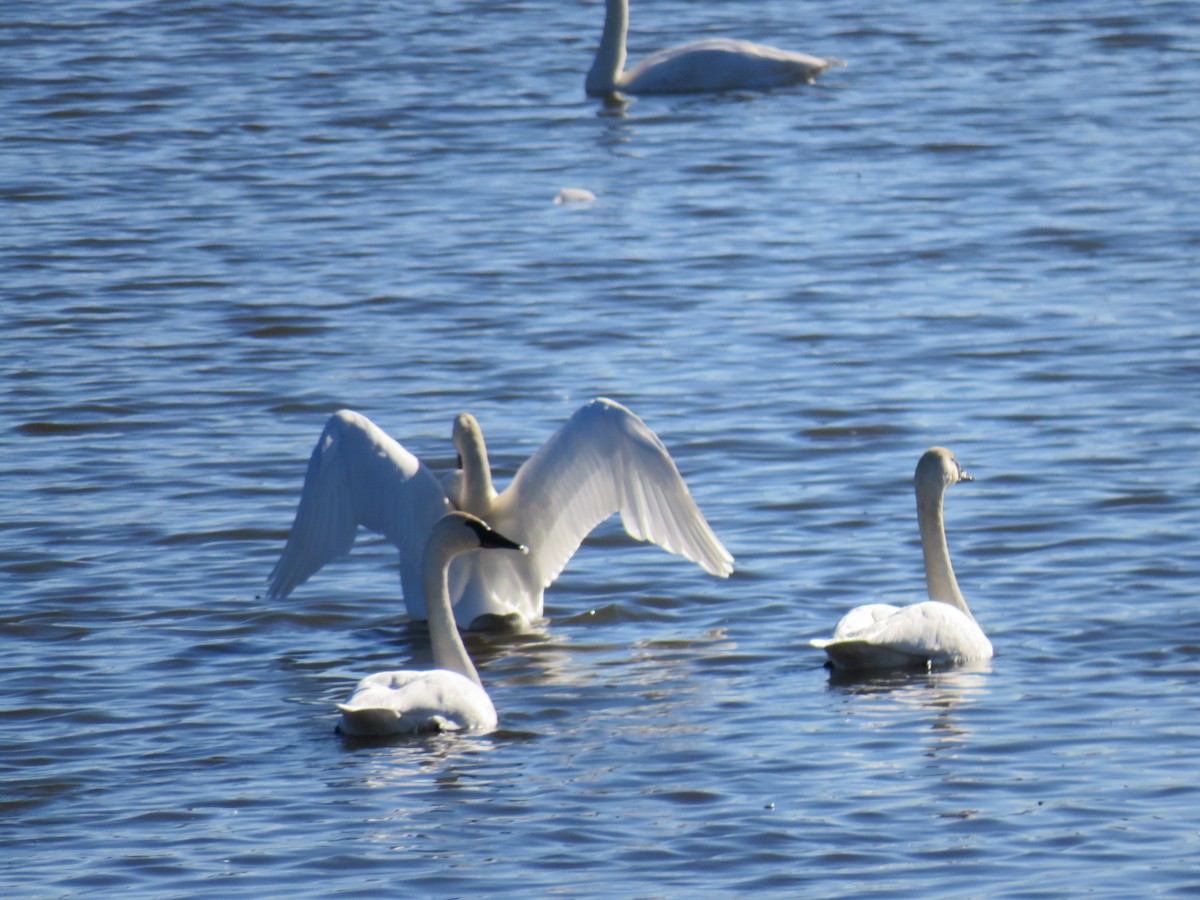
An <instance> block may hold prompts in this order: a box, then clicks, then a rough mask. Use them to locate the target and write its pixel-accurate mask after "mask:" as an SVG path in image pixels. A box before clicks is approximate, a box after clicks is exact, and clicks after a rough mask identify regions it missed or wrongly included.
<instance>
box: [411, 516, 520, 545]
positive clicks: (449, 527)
mask: <svg viewBox="0 0 1200 900" xmlns="http://www.w3.org/2000/svg"><path fill="white" fill-rule="evenodd" d="M435 543H436V545H437V546H439V547H441V548H445V549H449V550H450V551H451V552H452V553H453V554H455V555H457V554H458V553H466V552H468V551H470V550H480V549H483V550H519V551H520V552H522V553H528V552H529V550H528V549H527V548H526V547H525V546H524V545H523V544H519V543H517V542H516V541H514V540H512V539H510V538H506V537H505V536H504V535H502V534H501V533H500V532H498V531H496V530H494V529H493V528H492V527H491V526H490V525H488V524H487V522H485V521H483V520H482V519H480V518H477V517H476V516H473V515H471V514H470V513H465V512H452V513H447V514H446V515H444V516H442V518H441V519H439V520H438V522H437V524H436V525H434V526H433V531H432V532H430V535H429V544H430V545H433V544H435Z"/></svg>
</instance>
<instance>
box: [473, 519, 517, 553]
mask: <svg viewBox="0 0 1200 900" xmlns="http://www.w3.org/2000/svg"><path fill="white" fill-rule="evenodd" d="M467 524H468V525H470V526H471V527H472V528H474V529H475V533H476V534H477V535H479V546H480V547H484V548H486V549H488V550H520V551H521V552H522V553H528V552H529V551H528V550H527V549H526V547H525V545H524V544H518V543H517V542H516V541H513V540H509V539H508V538H506V537H505V536H504V535H502V534H501V533H500V532H498V531H493V530H492V529H491V528H488V526H487V525H485V524H483V522H479V521H474V522H468V523H467Z"/></svg>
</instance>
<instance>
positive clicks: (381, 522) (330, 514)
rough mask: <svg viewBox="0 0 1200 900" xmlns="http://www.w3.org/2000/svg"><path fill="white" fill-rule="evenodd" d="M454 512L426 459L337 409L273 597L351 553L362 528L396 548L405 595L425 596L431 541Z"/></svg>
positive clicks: (274, 578)
mask: <svg viewBox="0 0 1200 900" xmlns="http://www.w3.org/2000/svg"><path fill="white" fill-rule="evenodd" d="M448 511H449V506H448V504H447V501H446V496H445V494H444V492H443V491H442V487H441V485H440V484H439V483H438V480H437V478H436V477H434V475H433V473H432V472H430V471H429V469H428V468H427V467H426V466H425V465H424V464H423V463H421V461H420V460H418V459H417V458H416V457H415V456H413V455H412V454H411V453H409V452H408V451H407V450H405V449H404V448H403V447H402V446H400V444H398V443H397V442H396V441H394V440H393V439H392V438H390V437H388V435H387V434H385V433H384V432H383V431H382V430H381V429H380V428H379V427H378V426H376V425H375V424H374V423H373V422H371V420H370V419H368V418H366V417H365V416H362V415H359V414H358V413H355V412H351V411H349V410H341V411H339V412H337V413H334V415H333V416H331V417H330V419H329V421H328V422H327V423H326V425H325V430H324V431H323V432H322V433H321V438H320V440H318V441H317V446H316V448H315V449H314V450H313V453H312V457H311V459H310V460H309V463H308V472H307V474H306V475H305V477H304V490H303V491H302V492H301V494H300V505H299V507H298V508H297V510H296V519H295V522H293V524H292V530H291V533H290V534H289V535H288V540H287V545H286V546H285V547H284V548H283V554H282V555H281V556H280V558H279V562H277V563H276V564H275V568H274V570H273V571H272V572H271V576H270V579H269V582H268V596H269V597H271V598H272V599H282V598H284V597H287V595H288V594H289V593H291V592H292V590H294V589H295V588H296V587H297V586H299V585H300V584H303V583H304V581H305V580H307V579H308V577H309V576H311V575H312V574H313V573H314V572H316V571H317V570H318V569H320V568H321V567H322V566H323V565H325V563H327V562H329V561H331V560H333V559H336V558H337V557H339V556H343V555H345V554H346V553H348V552H349V551H350V548H351V547H352V546H354V538H355V536H356V534H357V532H358V527H359V526H360V525H361V526H363V527H364V528H367V529H369V530H371V531H374V532H376V533H378V534H382V535H384V536H386V537H387V538H388V540H390V541H391V542H392V543H393V544H395V545H396V547H397V548H398V549H399V551H400V574H401V581H402V586H403V589H404V594H405V598H406V599H407V598H409V597H411V596H416V597H420V596H421V592H420V580H419V579H420V574H419V568H420V557H421V552H422V551H423V549H424V543H425V538H426V537H427V536H428V534H429V529H430V528H431V527H432V526H433V523H434V522H436V521H437V520H438V519H439V518H441V516H443V515H444V514H445V513H446V512H448Z"/></svg>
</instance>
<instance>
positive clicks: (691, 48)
mask: <svg viewBox="0 0 1200 900" xmlns="http://www.w3.org/2000/svg"><path fill="white" fill-rule="evenodd" d="M628 29H629V2H628V0H607V2H606V3H605V7H604V30H603V31H602V32H601V35H600V46H599V47H598V48H597V49H596V55H595V57H594V58H593V60H592V66H591V68H590V69H589V70H588V73H587V78H586V79H585V80H584V88H585V90H586V91H587V92H588V93H589V94H591V95H593V96H604V95H609V94H614V93H617V92H621V93H626V94H677V93H698V92H711V91H732V90H767V89H769V88H774V87H785V86H787V85H793V84H801V83H807V84H811V83H812V82H813V81H814V80H815V79H816V77H817V76H818V75H820V74H821V73H822V72H824V71H825V70H826V69H828V68H830V67H831V66H842V65H845V63H843V62H842V61H841V60H840V59H833V58H829V59H821V58H819V57H816V56H809V55H808V54H806V53H793V52H791V51H788V50H780V49H778V48H777V47H771V46H768V45H766V44H755V43H752V42H750V41H738V40H729V39H727V38H709V39H707V40H701V41H693V42H692V43H688V44H681V45H680V46H677V47H671V48H669V49H667V50H660V51H659V52H658V53H655V54H652V55H651V56H648V57H646V58H645V59H643V60H642V61H641V62H640V63H638V64H637V65H635V66H634V67H633V68H632V69H629V70H626V69H625V56H626V49H625V41H626V34H627V32H628Z"/></svg>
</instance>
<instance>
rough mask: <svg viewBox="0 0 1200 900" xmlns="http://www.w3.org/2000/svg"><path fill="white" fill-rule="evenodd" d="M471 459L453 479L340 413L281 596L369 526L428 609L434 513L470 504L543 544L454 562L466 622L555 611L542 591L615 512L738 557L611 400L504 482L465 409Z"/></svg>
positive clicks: (278, 581)
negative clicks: (441, 478)
mask: <svg viewBox="0 0 1200 900" xmlns="http://www.w3.org/2000/svg"><path fill="white" fill-rule="evenodd" d="M454 445H455V448H456V449H457V451H458V454H459V458H460V465H461V467H462V468H460V469H458V470H456V471H455V472H453V473H452V474H451V475H450V476H449V477H448V478H447V479H446V483H445V486H444V487H443V485H442V484H440V483H439V482H438V480H437V479H436V478H435V477H434V475H433V473H432V472H430V470H429V469H428V468H427V467H426V466H425V465H424V464H423V463H421V462H420V461H419V460H418V459H417V458H416V457H415V456H413V455H412V454H411V453H409V452H408V451H407V450H405V449H404V448H403V447H401V446H400V445H399V444H398V443H396V442H395V441H394V440H392V439H391V438H390V437H388V436H387V435H386V434H384V432H383V431H381V430H380V429H379V428H378V427H376V426H375V425H374V424H373V423H372V422H371V421H370V420H368V419H367V418H366V417H364V416H361V415H358V414H357V413H353V412H349V411H347V410H343V411H341V412H338V413H335V414H334V415H333V416H332V417H331V418H330V420H329V422H328V424H326V426H325V431H324V432H323V433H322V435H321V439H320V440H319V441H318V443H317V447H316V449H315V450H314V451H313V455H312V459H311V461H310V462H309V465H308V474H307V475H306V477H305V481H304V490H303V493H302V494H301V496H300V505H299V508H298V509H297V511H296V521H295V523H294V524H293V525H292V531H291V534H290V536H289V537H288V541H287V546H285V547H284V550H283V554H282V556H281V557H280V559H279V562H278V563H276V565H275V569H274V571H273V572H272V573H271V578H270V584H269V596H271V597H272V598H280V599H282V598H284V597H286V596H287V595H288V594H289V593H290V592H291V591H292V589H293V588H295V587H296V586H297V585H299V584H301V583H303V582H304V581H305V580H306V579H307V578H308V577H309V576H310V575H312V574H313V573H314V572H316V571H317V570H318V569H320V568H321V566H323V565H324V564H325V563H326V562H329V561H330V560H332V559H334V558H336V557H338V556H340V555H342V554H344V553H347V552H349V550H350V548H351V547H352V546H353V544H354V538H355V535H356V533H357V531H358V526H359V525H362V526H364V527H366V528H368V529H370V530H371V531H375V532H378V533H380V534H383V535H385V536H387V538H388V539H389V540H391V541H392V543H394V544H395V545H396V547H397V548H398V549H399V551H400V583H401V588H402V589H403V591H404V601H405V603H406V605H407V607H408V613H409V615H410V616H412V618H414V619H424V618H425V617H426V606H427V604H426V597H425V592H424V588H423V585H422V581H421V575H420V557H421V551H422V548H423V547H424V544H425V539H426V537H427V536H428V534H429V532H430V529H431V528H432V527H433V524H434V523H435V522H436V521H437V520H438V519H440V518H441V517H442V516H443V515H445V514H446V512H448V511H450V510H453V509H460V510H465V511H466V512H469V513H471V514H473V515H475V516H478V517H479V518H481V519H483V520H484V521H486V522H489V523H491V524H492V526H493V527H495V528H496V529H497V530H499V531H500V532H502V533H504V534H507V535H509V536H510V537H511V538H512V539H513V540H516V541H520V542H521V543H523V544H525V545H526V546H527V547H529V548H530V551H529V553H528V555H525V556H517V555H515V554H510V553H499V554H497V553H475V554H471V555H468V556H464V557H462V558H460V559H457V560H455V561H454V562H453V563H452V564H451V566H450V576H449V592H450V601H451V603H452V604H453V607H454V617H455V619H456V620H457V621H458V624H459V625H460V626H461V627H463V628H470V627H476V628H479V627H495V626H496V625H499V624H503V625H505V626H507V627H523V626H524V625H527V624H528V623H529V622H530V621H532V620H534V619H538V618H541V615H542V592H543V591H544V589H545V588H547V587H548V586H549V585H550V584H551V583H552V582H553V581H554V579H555V578H556V577H558V574H559V573H560V572H561V571H562V569H563V567H564V566H565V565H566V564H567V562H568V561H569V560H570V558H571V557H572V556H573V555H574V553H575V551H576V550H577V549H578V547H579V545H580V544H581V543H582V542H583V539H584V538H585V537H586V536H587V535H588V533H589V532H591V530H592V529H593V528H595V527H596V526H597V525H598V524H599V523H600V522H602V521H603V520H604V519H606V518H608V517H609V516H610V515H612V514H613V513H615V512H619V513H620V514H621V520H622V522H623V523H624V525H625V530H626V531H628V532H629V534H630V535H631V536H633V537H634V538H637V539H638V540H643V541H652V542H653V543H655V544H658V545H659V546H660V547H663V548H664V549H666V550H669V551H671V552H672V553H679V554H681V555H683V556H685V557H687V558H688V559H690V560H692V561H694V562H696V563H698V564H699V565H700V566H701V567H703V568H704V569H705V571H707V572H710V573H711V574H713V575H717V576H719V577H722V578H724V577H727V576H728V575H729V573H730V572H732V571H733V558H732V557H731V556H730V555H729V552H728V551H727V550H726V549H725V547H724V546H722V544H721V542H720V541H719V540H717V537H716V535H714V534H713V532H712V529H711V528H709V526H708V523H707V522H706V521H705V520H704V516H703V515H701V513H700V510H699V509H698V508H697V506H696V503H695V501H694V500H693V499H692V497H691V494H690V493H689V492H688V489H687V485H685V484H684V482H683V479H682V478H681V477H680V475H679V471H678V470H677V469H676V468H675V463H674V462H673V461H672V460H671V457H670V455H669V454H668V453H667V450H666V448H665V447H663V445H662V442H661V441H659V439H658V437H657V436H656V435H655V434H654V432H652V431H651V430H650V429H649V428H648V427H646V424H645V423H644V422H643V421H642V420H641V419H639V418H638V417H637V416H635V415H634V414H633V413H631V412H630V411H629V410H627V409H626V408H625V407H623V406H621V405H620V404H619V403H615V402H613V401H611V400H604V399H598V400H593V401H591V402H590V403H588V404H587V405H585V406H584V407H583V408H582V409H580V410H579V411H578V412H576V413H575V415H574V416H572V417H571V418H570V420H568V421H567V423H566V424H565V425H563V427H562V428H560V429H559V430H558V432H556V433H555V434H554V435H553V436H552V437H551V438H550V440H549V441H547V442H546V443H545V444H544V445H543V446H542V447H541V449H539V450H538V451H537V452H536V453H535V454H534V455H533V456H531V457H530V458H529V459H528V460H526V462H525V463H524V465H522V466H521V468H520V470H519V471H518V472H517V474H516V476H515V477H514V478H513V480H512V483H511V484H510V485H509V486H508V488H506V489H505V490H504V491H503V492H502V493H499V494H497V493H496V490H495V489H494V488H493V486H492V475H491V469H490V467H489V465H488V457H487V448H486V446H485V445H484V442H483V434H482V432H481V431H480V429H479V424H478V423H477V422H476V421H475V419H474V417H473V416H471V415H470V414H468V413H462V414H461V415H459V416H458V418H457V419H456V420H455V423H454Z"/></svg>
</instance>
